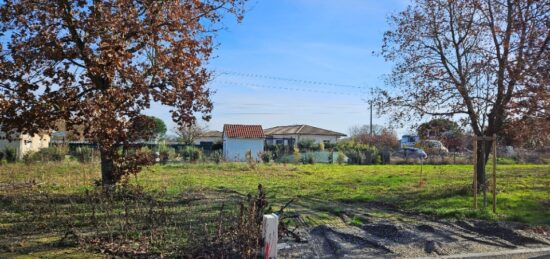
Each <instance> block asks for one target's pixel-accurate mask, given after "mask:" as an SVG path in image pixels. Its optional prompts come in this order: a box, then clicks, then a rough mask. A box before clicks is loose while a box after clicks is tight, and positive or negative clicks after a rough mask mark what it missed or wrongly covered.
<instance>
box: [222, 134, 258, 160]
mask: <svg viewBox="0 0 550 259" xmlns="http://www.w3.org/2000/svg"><path fill="white" fill-rule="evenodd" d="M248 150H251V151H252V157H253V158H254V159H255V160H260V157H259V155H258V154H259V153H260V152H263V151H264V139H263V138H261V139H244V138H224V140H223V154H224V158H225V160H226V161H246V156H245V155H246V152H247V151H248Z"/></svg>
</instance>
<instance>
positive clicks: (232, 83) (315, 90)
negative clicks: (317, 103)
mask: <svg viewBox="0 0 550 259" xmlns="http://www.w3.org/2000/svg"><path fill="white" fill-rule="evenodd" d="M216 82H217V83H219V84H221V85H224V84H226V85H238V86H246V87H258V88H269V89H278V90H286V91H298V92H310V93H323V94H336V95H350V96H357V95H359V94H361V93H357V92H355V93H353V92H343V91H325V90H317V89H311V88H293V87H284V86H274V85H263V84H255V83H249V82H235V81H227V80H216Z"/></svg>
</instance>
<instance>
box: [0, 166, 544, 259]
mask: <svg viewBox="0 0 550 259" xmlns="http://www.w3.org/2000/svg"><path fill="white" fill-rule="evenodd" d="M471 171H472V169H471V166H463V165H459V166H457V165H424V166H422V167H421V166H420V165H387V166H351V165H321V164H317V165H291V164H288V165H279V164H268V165H263V164H259V165H255V166H249V165H247V164H237V163H224V164H220V165H216V164H179V165H164V166H160V165H159V166H153V167H150V168H147V169H145V170H144V171H143V172H142V173H140V174H139V175H137V176H132V177H131V178H130V182H131V183H134V184H137V185H139V186H142V187H143V188H144V190H145V193H146V194H151V195H156V197H162V198H161V200H162V201H163V202H165V203H167V204H171V205H173V207H171V212H172V214H173V215H172V217H174V218H176V217H187V218H189V217H196V216H198V215H201V214H199V212H198V211H202V212H205V211H206V212H208V210H211V209H212V208H214V207H216V208H217V207H219V205H220V203H222V204H224V201H225V200H227V204H234V203H232V202H229V200H231V201H236V200H239V197H241V198H242V197H244V196H246V194H248V193H254V192H255V191H256V190H257V186H258V184H259V183H261V184H262V185H263V186H264V188H265V189H266V191H267V199H268V201H269V202H270V203H271V205H272V206H273V207H274V209H277V207H279V206H281V205H282V204H284V203H285V202H286V201H288V200H290V199H294V202H293V203H292V204H291V205H290V208H289V209H288V210H287V211H288V212H289V213H295V214H298V215H299V217H300V221H299V222H298V223H296V222H289V224H290V225H293V224H298V225H304V226H306V227H311V228H313V227H315V226H318V225H322V224H326V225H338V224H348V225H360V224H362V223H364V222H362V221H365V220H364V214H363V213H361V212H360V209H361V208H373V207H378V208H393V209H399V210H400V213H399V214H395V215H392V210H386V209H376V210H374V209H373V210H370V212H369V213H371V214H379V216H381V217H394V216H395V217H400V215H403V213H405V214H406V213H415V214H417V212H422V213H423V214H428V215H433V216H437V217H446V218H458V219H464V218H481V219H488V220H499V221H516V222H523V223H529V224H532V225H548V224H550V165H502V166H499V167H498V170H497V177H498V178H497V191H498V196H497V197H498V198H497V199H498V206H497V214H496V215H494V214H492V213H491V212H486V211H475V210H473V209H471V206H472V198H471V191H470V188H469V187H470V183H471V178H472V176H471ZM98 179H99V167H98V165H95V164H88V165H82V164H78V163H76V162H64V163H59V164H33V165H23V164H15V165H3V166H1V167H0V257H2V256H16V255H20V256H23V255H31V256H55V257H60V256H64V255H66V256H78V257H84V256H90V257H93V256H94V255H96V254H95V252H93V251H95V250H81V249H77V248H76V247H77V245H76V244H74V243H71V242H66V240H68V239H69V238H70V236H71V235H72V234H73V232H75V233H74V234H75V235H78V236H85V235H86V233H88V232H91V231H97V230H94V228H97V225H96V226H92V225H91V223H90V222H91V221H90V220H89V218H90V217H91V215H92V214H93V213H95V210H96V208H95V207H91V206H88V205H86V204H87V201H86V198H85V197H89V194H88V192H92V191H93V190H94V181H95V180H98ZM86 195H88V196H86ZM488 195H490V194H488ZM489 197H490V196H489ZM489 201H490V198H489ZM189 204H200V206H202V207H200V208H199V210H189V209H188V208H187V207H186V206H188V205H189ZM209 204H212V206H209ZM479 204H481V195H480V202H479ZM140 206H142V205H140ZM143 206H144V205H143ZM489 207H490V204H489ZM195 208H196V207H195ZM350 208H352V209H350ZM119 209H120V208H119ZM115 211H116V209H115ZM190 211H193V212H192V213H190ZM354 213H357V214H356V215H355V214H354ZM121 214H124V209H123V208H122V209H120V211H119V214H118V215H121ZM102 216H104V218H105V219H106V218H109V216H110V215H102ZM111 216H112V215H111ZM114 216H116V215H114ZM94 217H95V215H94ZM94 219H95V218H94ZM96 224H97V223H96ZM102 226H104V225H102ZM108 227H109V226H108ZM136 231H137V232H139V230H136ZM140 238H142V237H140ZM170 245H171V244H160V245H159V244H155V249H159V247H161V248H162V247H165V248H167V249H168V248H170V247H171V246H170ZM97 252H99V251H97ZM157 254H163V251H157Z"/></svg>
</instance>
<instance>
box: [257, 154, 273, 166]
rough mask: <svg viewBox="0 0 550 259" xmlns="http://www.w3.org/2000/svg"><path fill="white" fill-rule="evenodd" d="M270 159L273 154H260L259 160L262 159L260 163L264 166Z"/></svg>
mask: <svg viewBox="0 0 550 259" xmlns="http://www.w3.org/2000/svg"><path fill="white" fill-rule="evenodd" d="M272 157H273V153H271V151H264V152H262V153H260V158H261V159H262V162H264V163H266V164H267V163H269V162H271V158H272Z"/></svg>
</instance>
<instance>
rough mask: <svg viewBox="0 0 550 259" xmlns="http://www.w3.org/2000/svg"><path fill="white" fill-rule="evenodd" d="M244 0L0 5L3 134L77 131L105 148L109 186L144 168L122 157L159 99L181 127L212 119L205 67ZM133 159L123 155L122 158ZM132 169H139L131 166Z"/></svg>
mask: <svg viewBox="0 0 550 259" xmlns="http://www.w3.org/2000/svg"><path fill="white" fill-rule="evenodd" d="M243 4H244V0H181V1H157V0H108V1H107V0H94V1H84V0H79V1H69V0H57V1H46V0H5V1H2V3H0V19H1V23H0V38H1V40H0V42H2V44H1V45H0V124H1V130H2V131H4V132H15V131H16V132H22V133H30V134H34V133H37V132H39V131H40V130H43V129H55V125H54V123H55V121H57V120H58V119H63V120H64V121H65V122H66V123H67V127H68V128H69V130H71V129H72V128H75V127H77V126H78V127H81V128H82V130H83V134H84V137H85V138H86V139H89V140H92V141H94V142H96V143H98V144H99V149H100V153H101V174H102V179H103V184H104V185H105V186H112V185H113V184H114V183H115V182H116V181H117V180H118V179H120V178H121V177H122V176H124V175H126V174H128V173H135V172H138V171H139V166H138V165H139V164H140V163H141V162H143V161H144V160H143V159H142V158H141V157H128V156H126V155H125V154H121V152H118V150H119V147H121V146H122V147H124V148H126V147H128V146H129V143H130V142H132V141H133V140H135V139H136V137H143V136H136V134H135V133H136V132H135V130H137V129H138V128H139V127H137V125H134V124H136V123H138V124H139V123H141V122H140V121H142V120H141V118H142V112H143V110H144V109H147V108H148V107H150V104H151V102H153V101H156V102H159V103H161V104H163V105H167V106H170V107H174V109H173V110H172V111H171V113H172V118H173V120H174V121H176V122H179V123H184V122H188V123H192V122H194V121H195V114H201V115H202V116H203V118H205V119H208V118H210V115H209V113H210V111H211V109H212V103H211V102H210V98H209V96H210V90H209V89H208V88H207V87H206V86H205V85H206V83H207V82H209V80H210V78H211V77H210V72H209V71H208V70H207V69H206V68H205V67H204V64H205V62H207V61H208V60H209V59H210V56H211V54H212V51H213V47H214V43H213V37H214V36H215V32H216V30H217V29H219V28H217V27H219V22H220V20H221V19H222V17H223V16H224V15H225V14H228V13H229V14H235V15H237V17H239V19H240V17H241V14H242V10H243V8H242V5H243ZM122 153H124V152H122ZM127 165H132V166H131V167H127Z"/></svg>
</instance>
